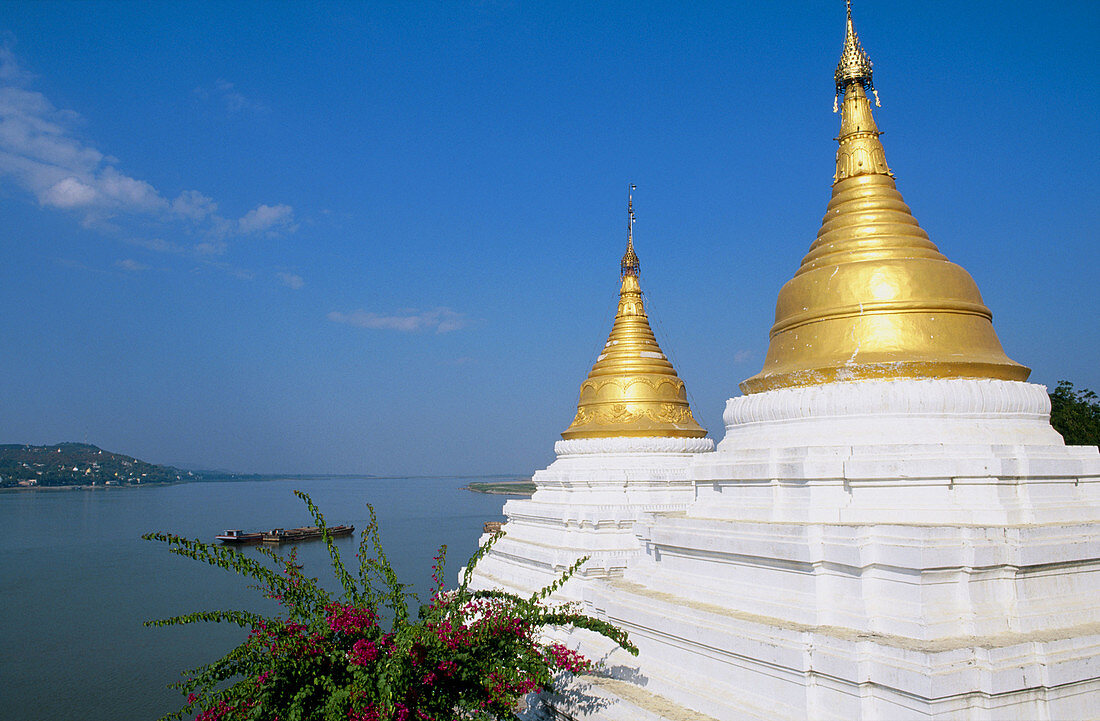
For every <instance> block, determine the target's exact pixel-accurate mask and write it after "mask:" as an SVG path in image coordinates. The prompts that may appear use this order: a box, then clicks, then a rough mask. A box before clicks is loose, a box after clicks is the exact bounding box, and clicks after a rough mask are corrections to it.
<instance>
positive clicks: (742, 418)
mask: <svg viewBox="0 0 1100 721" xmlns="http://www.w3.org/2000/svg"><path fill="white" fill-rule="evenodd" d="M882 414H890V415H894V414H897V415H917V414H920V415H940V414H949V415H960V414H961V415H966V416H970V417H974V416H986V415H995V416H998V417H1004V416H1006V415H1013V416H1016V417H1020V418H1024V417H1033V418H1036V419H1048V418H1049V417H1050V397H1049V396H1048V395H1047V389H1046V386H1041V385H1036V384H1034V383H1021V382H1019V381H998V380H985V379H981V380H980V379H976V378H945V379H919V380H918V379H912V378H904V379H896V380H888V381H856V382H847V383H826V384H823V385H816V386H801V387H797V388H781V389H779V390H774V391H767V392H765V393H754V394H752V395H747V396H740V397H738V398H730V399H729V400H728V401H727V402H726V412H725V413H724V414H723V417H722V419H723V420H724V421H725V422H726V427H727V428H728V427H729V426H734V425H742V424H745V423H759V422H769V421H786V420H794V419H798V418H824V417H836V416H856V415H882Z"/></svg>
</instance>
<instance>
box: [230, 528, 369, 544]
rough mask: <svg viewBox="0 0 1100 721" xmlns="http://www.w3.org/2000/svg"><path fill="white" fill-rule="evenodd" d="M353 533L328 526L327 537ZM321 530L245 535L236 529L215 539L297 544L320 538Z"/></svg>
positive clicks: (288, 530)
mask: <svg viewBox="0 0 1100 721" xmlns="http://www.w3.org/2000/svg"><path fill="white" fill-rule="evenodd" d="M354 532H355V526H344V525H339V526H329V527H328V535H329V536H331V537H333V538H339V537H340V536H350V535H351V534H352V533H354ZM321 536H322V533H321V529H320V528H319V527H318V526H302V527H301V528H273V529H271V530H270V531H256V532H254V533H246V532H245V531H241V530H238V529H229V530H228V531H226V532H225V533H223V534H222V535H220V536H217V539H218V540H219V541H221V542H222V543H229V544H247V543H264V544H279V543H297V542H298V541H311V540H313V539H316V538H321Z"/></svg>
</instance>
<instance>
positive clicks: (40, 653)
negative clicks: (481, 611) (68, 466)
mask: <svg viewBox="0 0 1100 721" xmlns="http://www.w3.org/2000/svg"><path fill="white" fill-rule="evenodd" d="M471 480H475V479H472V478H458V477H452V478H362V479H348V478H322V479H315V480H298V479H295V480H286V481H244V482H221V483H214V482H211V483H184V484H178V485H171V486H159V487H151V488H109V489H98V490H77V489H74V490H50V491H45V490H38V491H26V492H10V493H2V494H0V562H2V565H0V612H2V614H3V616H2V621H0V721H8V720H11V721H16V720H18V721H29V720H33V719H51V720H54V721H59V720H61V719H105V720H106V719H110V720H111V721H148V720H149V719H156V718H159V717H160V716H161V715H163V714H164V713H166V712H168V711H172V710H174V709H176V708H178V707H179V706H181V705H182V703H181V701H182V697H181V696H180V695H179V694H178V692H177V691H175V690H172V689H168V688H167V684H169V683H171V682H173V681H176V680H178V679H179V678H180V672H181V671H183V670H184V669H187V668H192V667H194V666H197V665H199V664H202V663H205V662H208V661H211V660H214V659H215V658H216V657H218V656H220V655H221V654H222V653H224V652H225V651H226V650H228V649H229V648H231V647H233V646H234V645H236V644H237V643H239V642H240V641H241V640H242V639H243V637H244V636H245V635H246V632H245V631H244V630H242V629H239V628H237V627H235V626H228V625H224V624H193V625H189V626H183V627H170V628H152V627H148V628H147V627H145V626H143V625H142V622H143V621H145V620H148V619H156V618H164V617H168V616H173V615H179V614H183V613H188V612H191V611H198V610H214V609H230V608H234V609H250V610H256V611H261V612H272V611H274V610H275V608H274V606H273V602H271V601H269V600H267V599H264V598H262V597H261V596H260V594H259V593H258V592H256V591H254V590H250V589H249V588H248V587H247V581H246V580H244V579H243V578H242V577H240V576H236V575H235V574H233V573H231V572H227V571H224V570H222V569H219V568H213V567H210V566H206V565H204V564H201V563H199V562H197V561H193V560H190V559H185V558H180V557H178V556H174V555H172V554H169V553H168V552H167V550H166V547H165V546H164V545H162V544H159V543H156V542H150V541H143V540H141V535H142V534H143V533H146V532H149V531H164V532H170V533H175V534H178V535H182V536H187V537H190V538H198V539H202V540H209V541H212V540H213V537H214V536H215V535H217V534H218V533H221V532H222V531H223V530H224V529H226V528H242V529H245V530H259V529H266V528H273V527H287V528H289V527H294V526H306V525H312V520H311V517H310V516H309V514H308V511H307V510H306V508H305V506H304V504H303V503H302V502H301V501H299V500H298V499H297V498H295V497H294V495H293V493H292V491H293V490H294V489H299V490H302V491H305V492H306V493H308V494H310V496H311V497H312V498H313V501H314V503H315V504H316V505H317V506H318V507H319V508H320V509H321V511H322V512H323V513H324V514H325V517H326V520H327V521H328V522H329V523H330V524H337V523H351V524H354V525H355V528H356V533H355V536H354V537H352V538H344V539H340V540H339V542H338V543H339V547H340V548H341V553H342V556H343V558H344V559H345V562H346V563H348V565H349V566H354V564H355V552H356V548H357V545H358V539H359V532H360V531H361V530H362V529H363V528H365V527H366V525H367V521H368V518H369V515H368V512H367V508H366V504H368V503H370V504H373V505H374V508H375V510H376V513H377V514H378V518H379V524H380V528H381V535H382V543H383V548H384V550H385V552H386V554H387V556H388V557H389V559H390V562H391V563H392V564H393V566H394V568H395V569H396V571H397V573H398V577H399V578H400V579H401V580H402V581H404V582H406V583H413V584H415V585H416V586H417V587H418V588H420V589H427V588H428V587H429V585H430V583H431V565H432V556H434V555H435V554H436V550H437V549H438V547H439V545H440V544H444V543H445V544H447V545H448V553H447V558H448V563H447V569H446V578H447V580H448V582H449V583H452V584H453V583H454V582H455V579H456V577H457V576H456V574H457V573H458V569H459V568H460V567H461V566H462V565H464V564H465V562H466V560H467V559H468V558H469V557H470V555H471V554H472V553H473V552H474V550H476V548H477V541H478V538H479V537H480V535H481V528H482V524H483V523H484V522H485V521H492V520H503V516H502V515H501V507H502V505H503V503H504V500H505V498H504V497H503V496H492V495H485V494H480V493H472V492H470V491H465V490H462V486H464V485H465V484H467V483H468V482H469V481H471ZM245 552H246V553H255V551H254V550H251V549H249V550H246V551H245ZM299 560H300V561H301V562H302V563H303V565H304V570H305V573H306V574H307V575H309V576H317V577H319V578H320V579H321V580H322V581H323V582H326V583H325V584H324V585H325V586H326V587H328V588H335V587H336V585H335V583H332V582H327V581H330V579H331V572H330V571H329V566H328V557H327V554H326V553H325V546H324V544H323V543H321V542H317V541H315V542H307V543H303V544H302V545H301V546H300V547H299Z"/></svg>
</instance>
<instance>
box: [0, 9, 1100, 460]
mask: <svg viewBox="0 0 1100 721" xmlns="http://www.w3.org/2000/svg"><path fill="white" fill-rule="evenodd" d="M4 11H5V12H4V14H3V16H0V227H2V228H3V242H2V243H0V303H3V307H4V308H5V309H6V312H4V313H3V314H0V335H2V337H3V338H4V339H5V340H6V341H7V343H6V348H5V351H4V354H3V356H2V360H0V443H34V444H46V443H55V442H58V441H88V442H91V443H95V444H96V445H99V446H101V447H103V448H107V449H109V450H112V451H116V452H120V453H126V454H131V455H134V456H137V457H138V458H142V459H145V460H149V461H152V462H157V463H170V464H177V465H185V466H189V467H205V468H225V469H231V470H235V471H241V472H287V473H309V472H327V473H372V474H379V475H386V474H397V475H418V474H443V473H455V474H478V473H484V474H491V473H507V472H512V473H523V474H526V473H530V472H531V471H533V470H535V469H537V468H540V467H543V466H545V465H546V464H547V463H548V462H549V461H550V460H551V459H552V453H553V443H554V441H555V440H556V439H557V438H559V435H558V434H559V433H560V432H561V431H562V430H563V429H564V428H565V427H566V426H567V425H568V424H569V421H570V420H571V418H572V417H573V413H574V411H575V408H576V400H577V390H578V387H579V385H580V382H581V381H582V380H583V378H584V377H585V374H586V373H587V371H588V369H589V368H590V366H591V364H592V362H593V361H594V359H595V357H596V354H597V351H598V348H599V347H600V346H601V345H602V343H603V342H604V340H605V338H606V335H607V332H608V330H609V329H610V327H611V319H612V317H613V315H614V308H615V300H616V294H617V290H618V261H619V257H620V256H621V254H622V250H623V245H624V243H625V190H626V186H627V184H628V183H636V184H637V186H638V190H637V191H636V194H635V207H636V212H637V216H638V222H637V225H636V226H635V240H636V247H637V250H638V254H639V256H640V258H641V267H642V286H643V289H644V290H645V292H646V294H647V303H648V305H647V309H648V310H649V312H650V316H651V320H652V321H653V325H654V330H655V332H656V334H657V337H658V340H659V341H660V343H661V346H662V348H663V349H664V350H665V351H666V352H667V353H668V354H669V356H670V357H671V359H672V361H673V363H674V364H675V366H676V369H677V371H678V372H679V374H680V376H681V377H683V378H684V380H685V381H686V383H687V387H688V390H689V393H690V395H691V400H692V407H693V410H694V411H695V415H696V417H697V418H698V419H699V420H700V422H701V423H702V424H703V425H704V426H705V427H706V428H708V430H709V431H710V435H711V436H712V437H714V438H715V439H721V437H722V434H723V428H722V411H723V408H724V404H725V400H726V399H727V398H728V397H730V396H731V395H736V394H738V393H739V391H738V390H737V384H738V383H739V382H740V381H741V380H743V379H745V378H746V377H748V376H751V375H753V374H754V373H756V372H757V371H758V370H759V369H760V366H761V363H762V361H763V355H764V351H765V350H766V348H767V339H768V329H769V327H770V326H771V323H772V320H773V313H774V304H775V298H776V294H777V293H778V291H779V288H780V287H781V286H782V284H783V283H784V282H786V281H787V280H788V279H789V278H790V277H791V275H792V274H793V272H794V270H795V269H796V268H797V265H798V263H799V261H800V259H801V258H802V256H803V254H804V253H805V252H806V249H807V248H808V247H809V245H810V243H811V242H812V240H813V238H814V235H815V234H816V232H817V229H818V227H819V225H820V221H821V216H822V214H823V212H824V209H825V204H826V201H827V199H828V195H829V185H830V183H831V178H832V172H833V158H834V152H835V143H834V141H833V138H834V137H835V135H836V131H837V126H838V123H839V119H838V116H836V115H834V114H833V113H832V112H831V111H832V93H833V79H832V73H833V69H834V67H835V65H836V61H837V58H838V56H839V53H840V49H841V43H842V40H843V31H844V4H843V3H842V2H829V3H821V2H814V3H807V2H784V3H759V2H756V3H726V4H718V3H714V4H710V3H703V4H688V5H685V6H683V7H680V6H669V5H667V4H657V3H648V2H642V3H637V2H629V3H628V2H608V3H599V4H596V5H590V4H560V5H558V4H555V5H553V6H547V5H536V4H527V3H510V2H491V1H490V2H464V3H426V4H411V3H395V4H372V5H371V6H369V7H366V6H364V5H362V4H355V3H332V4H325V5H312V4H292V3H277V4H272V3H238V4H190V3H188V4H184V3H151V4H149V3H140V4H139V3H134V2H82V3H53V2H10V3H6V4H5V5H4ZM853 13H854V17H855V21H856V27H857V29H858V31H859V34H860V38H861V40H862V42H863V46H864V48H865V49H866V50H867V52H868V54H869V55H870V57H871V59H872V60H873V61H874V63H875V66H874V67H875V85H876V87H877V89H878V91H879V95H880V97H881V100H882V107H881V108H876V109H875V112H876V119H877V120H878V124H879V127H880V128H881V129H882V130H883V131H884V135H883V138H882V139H883V143H884V145H885V147H886V153H887V158H888V160H889V163H890V166H891V168H892V170H893V171H894V172H895V174H896V175H897V180H898V188H899V190H900V191H901V193H902V195H903V196H904V197H905V200H906V202H907V203H908V204H909V205H910V207H911V208H912V209H913V213H914V215H915V216H916V218H917V220H918V221H919V222H920V223H921V225H922V227H924V228H925V229H926V230H927V231H928V232H929V235H930V236H931V239H932V240H933V242H935V243H936V244H937V245H938V247H939V248H940V250H941V251H942V252H943V253H944V254H945V255H946V256H947V257H948V258H949V259H951V260H952V261H954V262H956V263H958V264H960V265H962V266H963V267H964V268H966V269H967V270H968V271H969V272H970V274H971V275H972V276H973V277H974V278H975V280H976V281H977V283H978V286H979V288H980V289H981V292H982V295H983V297H984V300H985V302H986V304H987V305H988V306H989V307H990V308H991V309H992V310H993V313H994V327H995V328H996V331H997V333H998V335H999V337H1000V340H1001V343H1002V345H1003V346H1004V348H1005V350H1006V352H1007V353H1008V355H1009V356H1010V357H1011V358H1013V359H1014V360H1016V361H1018V362H1020V363H1023V364H1024V365H1027V366H1029V367H1031V368H1032V375H1031V379H1030V380H1031V381H1033V382H1036V383H1043V384H1046V385H1048V386H1053V385H1054V384H1056V383H1057V381H1058V380H1060V379H1068V380H1070V381H1072V382H1074V383H1075V384H1076V385H1077V386H1078V387H1079V388H1080V387H1088V388H1092V389H1094V390H1097V391H1100V364H1098V363H1097V358H1098V355H1100V353H1098V351H1100V323H1097V321H1096V315H1097V311H1098V310H1100V303H1098V302H1097V294H1096V268H1097V261H1098V260H1100V250H1098V245H1100V244H1098V243H1097V231H1096V229H1097V228H1098V227H1100V202H1097V199H1098V198H1100V175H1098V173H1097V167H1098V163H1097V160H1098V159H1100V140H1098V135H1097V132H1096V130H1097V128H1096V118H1097V117H1100V90H1098V88H1100V82H1097V81H1098V79H1100V78H1098V77H1097V76H1098V74H1100V73H1098V68H1100V62H1098V60H1100V58H1098V54H1100V43H1098V42H1097V39H1098V38H1100V6H1098V5H1097V4H1095V3H1091V2H1070V3H1061V4H1058V5H1057V6H1039V5H1036V4H1035V3H1025V2H992V1H986V0H981V1H979V2H971V3H913V2H905V3H903V2H875V3H872V2H866V1H865V0H860V1H859V2H857V3H855V7H854V9H853Z"/></svg>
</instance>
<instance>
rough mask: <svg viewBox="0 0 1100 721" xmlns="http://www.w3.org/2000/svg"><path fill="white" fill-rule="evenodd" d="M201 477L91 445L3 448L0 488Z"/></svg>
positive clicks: (93, 484)
mask: <svg viewBox="0 0 1100 721" xmlns="http://www.w3.org/2000/svg"><path fill="white" fill-rule="evenodd" d="M199 478H201V476H199V474H197V473H194V472H192V471H183V470H180V469H178V468H172V467H171V466H158V465H155V464H153V463H146V462H145V461H141V460H138V459H137V458H133V457H132V456H123V455H120V454H118V453H111V452H110V451H105V450H103V449H102V448H97V447H96V446H93V445H89V444H87V443H58V444H56V445H52V446H24V445H15V444H10V445H0V488H13V487H21V486H22V487H26V486H106V485H110V486H114V485H119V486H123V485H140V484H145V483H176V482H178V481H187V480H198V479H199Z"/></svg>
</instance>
